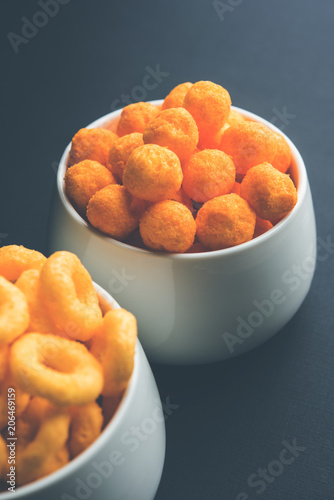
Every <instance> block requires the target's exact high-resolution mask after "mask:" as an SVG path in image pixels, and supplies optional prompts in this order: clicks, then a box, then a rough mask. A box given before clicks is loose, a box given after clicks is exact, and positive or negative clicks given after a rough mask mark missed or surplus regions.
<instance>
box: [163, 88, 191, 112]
mask: <svg viewBox="0 0 334 500" xmlns="http://www.w3.org/2000/svg"><path fill="white" fill-rule="evenodd" d="M192 85H193V84H192V83H190V82H185V83H180V84H179V85H177V86H176V87H174V88H173V89H172V90H171V91H170V92H169V94H168V95H167V96H166V97H165V100H164V102H163V103H162V105H161V110H164V109H170V108H179V107H181V106H182V104H183V101H184V98H185V96H186V94H187V93H188V90H189V89H190V88H191V87H192Z"/></svg>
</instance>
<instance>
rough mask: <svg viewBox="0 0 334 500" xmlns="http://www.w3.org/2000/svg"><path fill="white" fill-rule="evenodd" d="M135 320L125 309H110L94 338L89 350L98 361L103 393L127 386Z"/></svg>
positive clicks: (134, 333) (133, 347)
mask: <svg viewBox="0 0 334 500" xmlns="http://www.w3.org/2000/svg"><path fill="white" fill-rule="evenodd" d="M136 340H137V321H136V318H135V317H134V316H133V314H131V313H130V312H128V311H126V310H125V309H115V310H112V311H109V312H108V313H107V314H106V315H105V316H104V318H103V325H102V328H101V329H100V330H99V331H98V332H97V333H96V335H95V336H94V338H93V341H92V346H91V350H90V352H91V353H92V354H93V356H95V357H96V359H97V360H98V361H99V362H100V363H101V365H102V370H103V375H104V386H103V390H102V394H103V396H117V395H119V394H120V393H121V392H122V391H124V390H125V388H126V387H127V385H128V383H129V380H130V378H131V375H132V371H133V367H134V356H135V347H136Z"/></svg>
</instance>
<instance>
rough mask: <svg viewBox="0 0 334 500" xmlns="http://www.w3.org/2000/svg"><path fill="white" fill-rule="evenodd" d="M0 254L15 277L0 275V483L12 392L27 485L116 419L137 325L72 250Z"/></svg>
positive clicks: (20, 474) (0, 486)
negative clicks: (105, 295) (103, 293)
mask: <svg viewBox="0 0 334 500" xmlns="http://www.w3.org/2000/svg"><path fill="white" fill-rule="evenodd" d="M119 187H120V186H119ZM0 256H1V257H2V259H3V262H5V261H7V262H8V263H9V269H10V273H11V274H10V277H12V278H15V279H16V278H17V281H16V283H15V284H14V283H12V282H10V281H8V280H7V279H6V278H4V277H3V276H0V302H1V308H0V309H1V310H0V313H1V314H0V492H1V491H3V490H6V489H7V486H8V485H7V484H6V479H7V474H8V472H9V465H8V463H7V456H8V452H7V449H6V443H7V437H8V436H9V434H8V429H7V426H8V425H9V424H8V422H9V413H8V408H9V406H8V405H9V403H8V400H9V395H10V394H14V395H15V419H16V421H15V428H16V436H17V441H16V443H17V447H16V464H15V467H16V481H17V486H23V485H25V484H28V483H31V482H33V481H37V480H38V479H40V478H42V477H45V476H47V475H48V474H51V473H52V472H55V471H56V470H58V469H60V468H61V467H63V466H64V465H66V464H67V463H68V462H69V461H70V460H71V459H73V458H75V457H76V456H77V455H79V454H80V453H82V452H83V451H84V450H85V449H86V448H87V447H88V446H90V445H91V444H92V443H93V441H95V439H96V438H97V437H98V436H99V435H100V433H101V431H102V429H103V427H104V426H105V425H107V424H108V423H109V421H110V419H111V418H112V417H113V415H114V414H115V412H116V411H117V408H118V406H119V404H120V402H121V400H122V397H123V394H124V392H125V390H126V388H127V386H128V383H129V381H130V378H131V375H132V372H133V368H134V356H135V345H136V339H137V324H136V320H135V318H134V316H133V315H132V314H130V313H128V312H127V311H125V310H124V309H122V310H120V311H118V310H115V311H114V310H111V307H110V306H109V304H108V302H107V301H105V300H102V298H100V297H99V296H98V295H97V293H96V291H95V288H94V286H93V282H92V280H91V277H90V276H89V274H88V272H87V271H86V269H85V268H84V266H83V265H82V264H81V262H80V260H79V259H78V257H76V256H75V255H74V254H72V253H70V252H56V253H54V254H53V255H51V256H50V257H49V258H48V259H47V258H45V257H44V256H42V255H41V254H38V252H34V251H32V250H28V249H25V248H24V247H18V246H8V247H3V248H2V249H0ZM41 257H42V258H41ZM30 266H31V267H30ZM95 336H96V338H95ZM93 346H94V352H93ZM105 346H107V347H108V349H107V350H106V352H107V354H108V355H110V359H112V366H110V363H109V361H110V360H109V359H107V358H106V357H105V354H106V352H105V351H104V349H105ZM97 353H98V354H97ZM105 394H108V396H107V397H106V396H105Z"/></svg>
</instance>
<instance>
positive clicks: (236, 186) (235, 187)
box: [231, 181, 241, 196]
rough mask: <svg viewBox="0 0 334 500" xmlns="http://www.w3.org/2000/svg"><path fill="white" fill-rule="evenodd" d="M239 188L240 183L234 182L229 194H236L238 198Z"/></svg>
mask: <svg viewBox="0 0 334 500" xmlns="http://www.w3.org/2000/svg"><path fill="white" fill-rule="evenodd" d="M240 186H241V184H240V182H237V181H235V183H234V186H233V188H232V191H231V192H232V193H234V194H238V195H239V196H240Z"/></svg>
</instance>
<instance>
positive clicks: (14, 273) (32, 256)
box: [0, 245, 46, 281]
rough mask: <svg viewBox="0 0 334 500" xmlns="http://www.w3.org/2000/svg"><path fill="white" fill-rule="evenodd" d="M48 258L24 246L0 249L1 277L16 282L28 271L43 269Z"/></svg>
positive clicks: (9, 246) (10, 246)
mask: <svg viewBox="0 0 334 500" xmlns="http://www.w3.org/2000/svg"><path fill="white" fill-rule="evenodd" d="M44 262H46V257H44V255H42V254H41V253H39V252H37V251H36V250H30V249H29V248H25V247H23V246H22V245H21V246H18V245H8V246H5V247H2V248H0V276H3V277H4V278H6V279H7V280H9V281H16V280H17V279H18V277H19V276H20V274H21V273H22V272H23V271H26V270H27V269H41V267H42V266H43V264H44Z"/></svg>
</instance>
